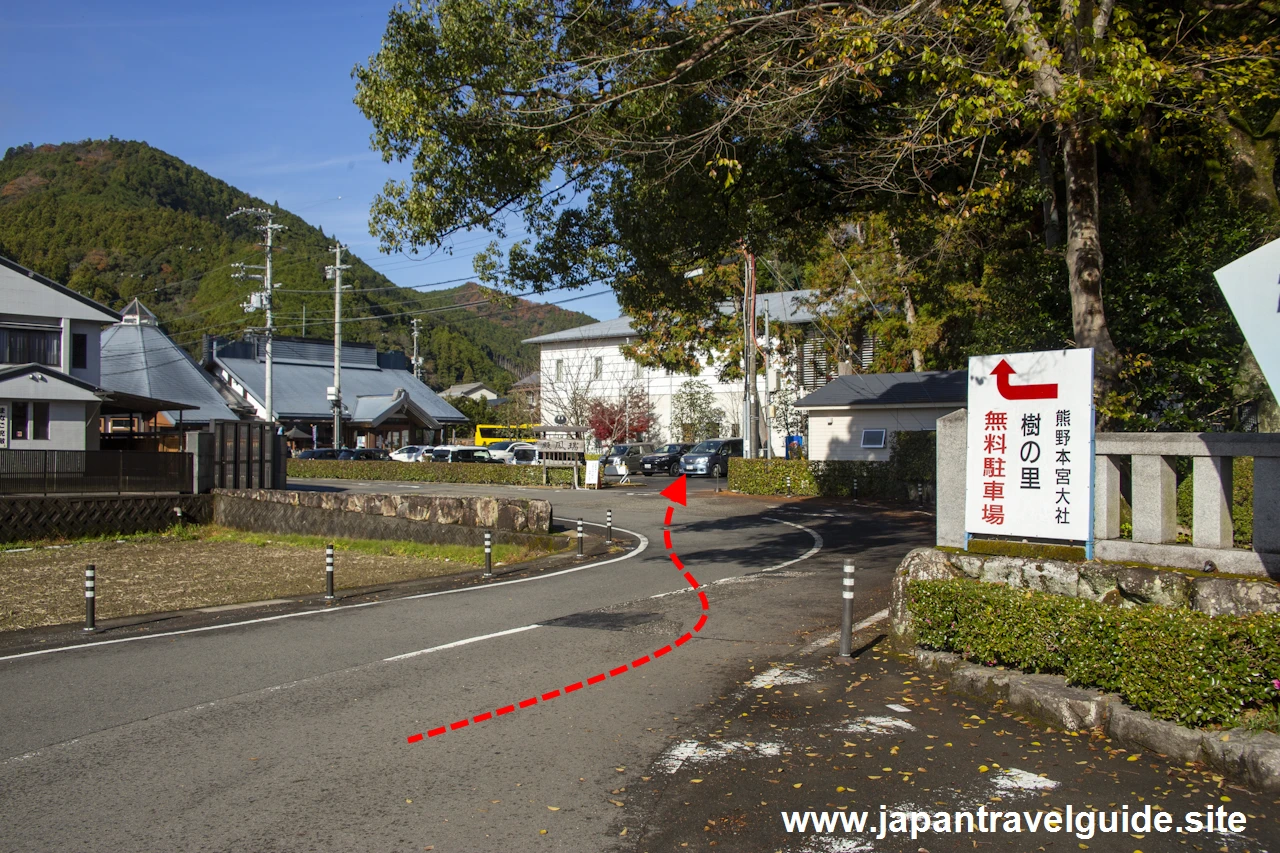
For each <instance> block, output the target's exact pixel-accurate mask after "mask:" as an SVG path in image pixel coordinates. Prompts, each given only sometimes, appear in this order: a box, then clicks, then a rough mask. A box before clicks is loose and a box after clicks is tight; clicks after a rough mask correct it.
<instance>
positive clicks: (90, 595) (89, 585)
mask: <svg viewBox="0 0 1280 853" xmlns="http://www.w3.org/2000/svg"><path fill="white" fill-rule="evenodd" d="M96 575H97V571H96V570H95V569H94V567H93V566H85V567H84V629H85V630H86V631H92V630H94V615H95V614H94V598H95V595H94V593H95V592H96V590H95V589H94V587H95V585H96V583H97V580H96Z"/></svg>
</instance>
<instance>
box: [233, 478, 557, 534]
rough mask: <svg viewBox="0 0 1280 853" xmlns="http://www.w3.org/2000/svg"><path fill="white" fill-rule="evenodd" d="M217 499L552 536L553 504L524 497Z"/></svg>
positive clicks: (270, 494) (282, 495)
mask: <svg viewBox="0 0 1280 853" xmlns="http://www.w3.org/2000/svg"><path fill="white" fill-rule="evenodd" d="M213 494H215V495H225V496H227V497H234V498H242V499H246V500H253V501H259V502H260V503H264V504H284V505H287V506H302V507H312V508H314V509H324V510H337V511H341V512H358V513H363V514H365V515H379V516H383V517H385V518H407V519H409V520H410V521H426V522H430V523H432V524H456V525H462V526H464V527H488V528H492V529H495V530H511V531H515V532H518V533H550V532H551V502H550V501H544V500H526V499H523V498H462V497H447V496H432V495H362V494H350V493H344V492H298V491H273V490H271V489H214V490H213Z"/></svg>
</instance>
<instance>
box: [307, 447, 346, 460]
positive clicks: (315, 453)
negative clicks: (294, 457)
mask: <svg viewBox="0 0 1280 853" xmlns="http://www.w3.org/2000/svg"><path fill="white" fill-rule="evenodd" d="M298 458H299V459H337V458H338V451H337V450H334V449H333V448H332V447H317V448H316V449H314V450H304V451H302V452H301V453H299V454H298Z"/></svg>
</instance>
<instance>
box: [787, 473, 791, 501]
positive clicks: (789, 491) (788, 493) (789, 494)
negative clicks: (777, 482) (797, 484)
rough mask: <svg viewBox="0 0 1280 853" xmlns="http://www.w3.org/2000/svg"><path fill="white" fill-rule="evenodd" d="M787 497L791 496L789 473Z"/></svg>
mask: <svg viewBox="0 0 1280 853" xmlns="http://www.w3.org/2000/svg"><path fill="white" fill-rule="evenodd" d="M787 497H791V475H790V474H788V475H787Z"/></svg>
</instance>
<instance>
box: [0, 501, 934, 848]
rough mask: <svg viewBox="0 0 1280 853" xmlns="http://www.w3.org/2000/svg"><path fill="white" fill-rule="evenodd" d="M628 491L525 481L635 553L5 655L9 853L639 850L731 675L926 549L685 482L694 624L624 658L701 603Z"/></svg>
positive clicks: (897, 518) (0, 754) (644, 505)
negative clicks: (298, 612)
mask: <svg viewBox="0 0 1280 853" xmlns="http://www.w3.org/2000/svg"><path fill="white" fill-rule="evenodd" d="M639 480H640V483H639V484H638V487H637V488H635V489H631V490H625V487H624V488H622V489H610V490H608V491H605V492H570V491H545V490H536V491H537V492H538V493H539V496H546V497H549V498H550V499H551V500H552V501H553V504H554V510H555V514H556V517H557V519H560V520H567V519H573V518H577V517H579V516H582V517H585V518H587V519H588V520H602V517H603V514H604V509H605V508H611V509H613V511H614V523H615V525H617V526H618V527H620V528H625V529H628V530H631V531H634V532H636V533H638V534H641V535H642V536H643V537H646V538H647V540H648V542H647V547H646V548H644V550H643V551H641V552H640V553H637V554H635V555H634V556H631V557H629V558H627V559H621V560H616V561H613V562H610V563H607V564H603V565H598V566H589V567H587V568H583V569H581V570H578V571H573V572H569V573H559V574H547V575H542V576H539V577H537V578H534V579H531V580H529V581H527V582H520V583H509V584H495V585H491V586H486V587H480V588H471V589H468V590H466V591H463V592H458V593H456V594H435V595H430V596H423V597H418V598H412V599H406V600H397V601H387V602H379V603H377V604H375V605H371V606H367V607H360V608H351V607H348V608H340V609H337V610H334V611H329V612H325V613H323V614H320V615H311V616H307V617H304V618H290V619H283V620H275V621H259V622H248V623H247V624H241V625H238V626H235V627H225V628H221V629H219V630H213V631H206V632H200V633H191V634H180V635H171V636H163V635H161V636H156V637H153V638H150V639H146V640H140V641H134V642H127V643H119V644H114V645H91V646H87V647H80V648H75V649H70V650H64V651H59V652H56V653H53V654H42V655H36V656H29V657H20V658H10V659H0V719H3V720H4V721H5V725H4V726H3V727H0V810H2V811H0V813H3V814H4V815H5V816H6V819H5V821H4V824H3V825H2V826H0V850H14V851H29V850H55V849H56V850H85V851H89V850H113V851H118V850H233V851H240V850H243V851H270V850H404V851H411V850H412V851H418V850H438V851H453V850H459V851H474V850H513V849H524V848H536V849H545V850H566V851H570V850H571V851H579V850H581V851H599V850H609V849H620V850H621V849H630V848H629V844H630V842H629V841H628V838H627V836H626V835H624V834H623V830H624V828H626V827H627V826H628V821H631V822H632V827H633V828H632V829H631V833H632V835H631V837H632V839H634V837H635V835H634V833H635V832H636V828H635V827H634V821H635V820H636V815H637V812H636V811H635V810H634V809H633V808H632V805H631V801H630V799H629V797H628V795H627V794H626V789H627V788H628V786H629V785H634V784H637V783H638V777H639V774H640V773H641V772H643V771H644V768H646V767H648V766H649V765H650V764H651V763H652V762H653V761H654V760H655V759H657V758H658V757H659V756H660V755H661V754H662V753H663V750H664V749H666V748H667V747H668V745H669V744H670V742H671V739H672V738H673V737H679V736H680V734H681V732H682V731H683V730H684V729H685V728H686V727H688V726H691V725H692V724H693V723H692V720H693V718H694V717H696V716H697V715H698V714H699V713H700V711H701V710H702V709H705V708H706V707H708V703H709V702H713V701H715V700H716V698H717V697H722V696H723V695H725V694H726V693H727V692H728V691H729V690H730V689H731V688H732V687H733V685H735V684H736V683H737V681H738V680H739V679H740V678H741V675H742V673H743V672H744V671H746V670H748V669H750V668H751V667H754V666H756V665H757V662H760V661H765V660H769V659H772V658H776V657H780V656H783V655H785V654H787V653H788V652H790V651H793V650H795V649H797V648H798V647H800V646H802V645H804V644H805V642H807V640H808V639H809V638H810V637H811V636H815V635H816V634H815V632H817V633H822V632H829V631H830V630H831V629H832V627H833V626H834V625H835V624H836V623H837V621H838V618H839V603H840V599H839V595H838V592H837V590H838V589H839V583H840V582H839V576H840V564H841V561H842V559H843V558H844V557H845V556H853V555H856V557H857V559H858V563H859V567H860V569H862V570H863V571H862V574H861V575H860V582H861V583H862V590H863V591H864V592H865V594H864V595H863V596H862V597H861V599H860V601H859V605H858V610H859V613H858V615H859V617H863V616H867V615H869V614H871V613H874V612H875V611H877V610H879V609H881V608H883V607H884V606H885V604H886V603H887V590H888V581H889V578H890V576H891V573H892V571H893V568H894V567H895V566H896V565H897V563H898V561H899V560H900V558H901V557H902V555H903V554H905V553H906V551H907V550H909V549H910V548H911V547H915V546H916V545H919V544H925V543H927V542H928V541H929V540H930V539H931V538H932V520H931V518H929V517H928V516H925V515H923V514H913V513H909V512H896V513H886V512H883V511H873V510H869V509H861V508H849V509H847V510H841V511H839V512H832V511H829V510H826V509H822V508H816V509H815V508H812V507H810V506H809V505H807V504H805V503H803V502H800V503H789V504H787V505H786V506H778V505H777V504H776V503H774V502H770V501H765V500H760V499H752V498H742V497H725V496H717V495H715V494H714V492H713V491H710V490H708V489H707V488H706V485H707V484H705V483H704V482H698V483H696V484H695V487H694V489H693V491H692V492H691V495H690V498H689V505H688V507H687V508H685V507H676V508H675V512H674V519H673V522H672V525H671V528H670V530H671V537H672V540H673V542H672V548H673V550H674V551H675V552H677V553H678V554H679V557H680V559H681V560H682V561H683V563H684V565H685V566H686V567H687V569H688V570H689V571H690V572H691V573H692V574H693V575H695V576H696V579H697V581H698V582H699V583H700V584H701V585H703V586H704V587H705V592H706V595H707V605H706V610H705V613H706V615H707V616H708V621H707V622H706V624H705V627H703V628H702V629H701V630H700V631H698V632H697V633H696V636H694V638H693V639H692V640H690V641H688V642H685V643H683V644H681V645H679V646H678V647H676V646H673V651H671V652H669V653H664V654H662V656H661V657H654V658H651V660H650V661H649V662H647V663H644V664H642V665H640V666H632V665H631V664H632V662H633V661H636V660H638V659H640V658H642V657H643V656H646V655H649V656H651V655H653V653H654V652H655V651H657V650H659V649H663V648H664V647H666V646H668V645H670V644H672V643H673V641H675V640H677V638H679V637H680V636H681V635H682V634H683V633H684V632H691V631H692V629H693V628H694V627H695V626H696V625H697V623H698V620H699V618H700V617H701V616H702V615H703V613H704V609H703V606H702V604H701V602H700V600H699V597H698V596H697V595H696V594H695V593H693V592H691V591H690V590H689V588H688V583H687V581H686V579H685V578H684V577H683V576H682V575H681V574H680V572H678V571H677V570H676V569H675V568H674V567H673V564H672V561H671V560H670V559H669V557H668V554H669V553H670V552H669V551H668V550H667V549H666V547H664V542H663V520H664V519H663V516H664V512H665V510H666V508H667V506H668V505H669V504H668V502H667V501H666V500H664V499H663V498H662V497H661V496H660V495H659V494H658V491H659V490H660V489H661V488H663V487H664V486H666V485H667V484H668V483H669V482H670V481H669V480H667V479H666V478H654V479H653V480H649V481H646V480H645V479H644V478H639ZM321 485H324V484H321ZM328 487H331V488H354V489H361V490H365V491H377V490H385V484H376V485H367V484H366V485H359V484H352V483H336V484H328ZM404 488H406V489H407V488H409V487H404ZM477 488H481V487H459V486H448V487H443V486H424V487H423V488H422V489H421V490H422V491H424V492H425V493H453V494H465V493H480V492H476V491H474V490H475V489H477ZM481 491H482V492H483V493H485V494H492V493H494V491H497V490H495V489H493V488H491V487H483V488H482V489H481ZM501 491H502V492H503V493H509V494H513V495H521V496H532V495H531V494H530V492H529V491H528V490H521V489H510V490H507V489H503V490H501ZM442 646H448V648H440V647H442ZM415 653H416V654H415ZM623 664H627V665H628V667H627V669H626V671H623V672H620V673H619V674H618V675H616V676H614V677H606V678H605V679H604V680H603V682H601V683H595V684H591V685H590V686H584V687H583V688H581V689H577V690H573V691H571V692H562V693H561V695H559V696H553V697H551V698H547V699H543V698H541V697H543V696H544V695H545V694H548V693H550V692H551V691H555V690H563V688H564V687H566V686H568V685H574V684H577V683H578V682H584V681H586V680H592V679H591V677H592V676H594V675H596V674H597V673H608V672H609V671H611V670H613V669H614V668H616V667H619V666H620V665H623ZM529 698H538V700H539V701H538V702H537V703H536V704H534V705H532V707H527V708H523V709H519V710H516V711H515V712H514V713H509V714H504V715H502V716H499V717H496V718H494V719H489V720H487V721H484V722H479V723H471V724H469V725H467V727H465V728H461V729H458V730H449V731H447V732H446V733H445V734H443V735H440V736H436V737H431V738H427V739H424V740H422V741H420V742H417V743H411V742H409V740H408V738H409V736H410V735H413V734H415V733H425V732H430V731H431V730H432V729H434V728H437V727H440V726H446V727H447V726H448V725H449V724H451V723H455V722H459V721H461V720H463V719H470V720H474V718H475V717H476V716H477V715H482V714H484V713H486V712H494V711H496V710H497V709H500V708H504V707H506V706H508V705H517V704H518V703H521V701H522V700H527V699H529Z"/></svg>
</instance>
